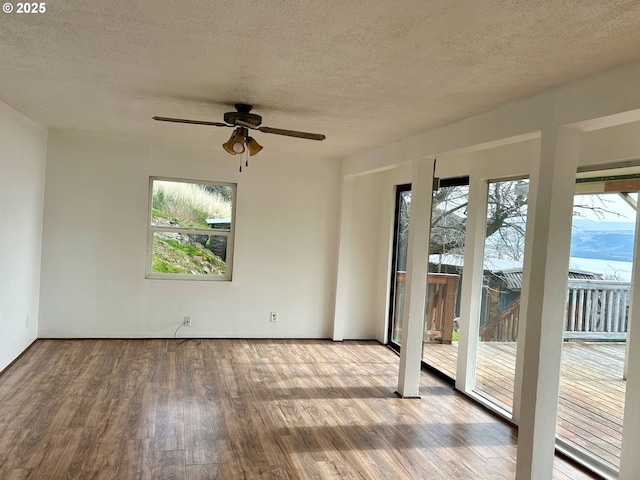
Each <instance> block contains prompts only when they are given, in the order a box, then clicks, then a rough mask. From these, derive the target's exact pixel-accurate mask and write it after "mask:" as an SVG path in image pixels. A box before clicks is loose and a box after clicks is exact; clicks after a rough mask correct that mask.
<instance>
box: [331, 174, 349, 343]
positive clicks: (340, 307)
mask: <svg viewBox="0 0 640 480" xmlns="http://www.w3.org/2000/svg"><path fill="white" fill-rule="evenodd" d="M352 207H353V177H344V178H343V180H342V203H341V205H340V241H339V246H338V273H337V278H336V303H335V311H334V315H333V341H334V342H341V341H342V340H344V324H345V321H346V317H347V314H348V312H347V310H348V305H347V301H348V298H349V261H350V259H351V255H350V253H351V225H352V224H353V208H352Z"/></svg>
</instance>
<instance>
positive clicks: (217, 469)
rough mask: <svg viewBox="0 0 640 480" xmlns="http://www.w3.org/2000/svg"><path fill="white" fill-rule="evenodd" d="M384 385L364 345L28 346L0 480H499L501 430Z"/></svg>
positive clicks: (445, 389)
mask: <svg viewBox="0 0 640 480" xmlns="http://www.w3.org/2000/svg"><path fill="white" fill-rule="evenodd" d="M397 378H398V357H397V355H395V353H393V352H392V351H390V350H389V349H388V348H386V347H384V346H381V345H379V344H377V343H375V342H344V343H333V342H330V341H322V340H317V341H316V340H313V341H312V340H308V341H299V340H202V341H201V342H200V343H198V342H193V341H190V342H186V343H184V344H182V345H176V344H175V343H174V342H173V340H39V341H37V342H36V343H35V344H34V346H33V347H32V348H31V349H30V350H29V351H28V352H26V353H25V355H24V356H23V357H21V358H20V359H19V360H18V361H17V362H16V363H15V364H14V365H12V366H11V367H10V368H9V369H8V370H7V371H6V372H5V374H4V375H2V376H0V479H12V480H17V479H27V478H29V479H53V480H56V479H83V480H84V479H110V480H111V479H154V480H156V479H188V480H201V479H225V480H226V479H323V480H324V479H412V480H413V479H429V478H433V479H478V478H482V479H500V480H502V479H508V478H513V477H514V475H515V457H516V448H517V447H516V437H515V434H514V432H513V431H512V430H511V429H510V428H509V427H508V426H507V425H505V424H503V423H501V422H499V421H497V420H496V419H494V418H493V417H492V416H491V415H490V414H488V413H487V412H485V411H484V410H482V409H480V408H479V407H477V406H475V405H474V404H472V403H471V402H469V401H468V400H467V399H465V398H464V397H463V396H461V395H460V394H457V393H455V392H454V391H453V390H452V389H451V387H450V386H449V385H447V384H446V383H443V382H442V381H441V380H439V379H438V378H435V377H434V376H432V375H429V374H427V373H423V374H422V377H421V395H422V398H421V399H419V400H416V399H400V398H397V397H396V396H395V395H394V394H393V391H394V390H395V389H396V385H397ZM554 478H557V479H562V480H568V479H580V478H590V477H588V476H586V475H585V474H584V473H582V472H580V471H578V470H576V469H575V468H574V467H573V466H571V465H569V464H567V463H566V462H563V461H561V460H560V459H556V462H555V470H554Z"/></svg>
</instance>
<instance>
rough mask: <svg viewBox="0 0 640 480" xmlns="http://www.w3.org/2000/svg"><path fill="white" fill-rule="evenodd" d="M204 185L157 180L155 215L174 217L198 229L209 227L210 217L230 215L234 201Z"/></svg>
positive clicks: (179, 222) (154, 197) (154, 200)
mask: <svg viewBox="0 0 640 480" xmlns="http://www.w3.org/2000/svg"><path fill="white" fill-rule="evenodd" d="M205 187H206V186H205V185H199V184H194V183H184V182H169V181H164V180H154V182H153V216H154V217H158V218H169V219H174V220H176V221H177V222H178V224H179V225H180V226H183V227H197V228H209V225H208V224H207V222H206V220H207V218H231V201H230V200H226V199H225V198H224V197H223V196H222V195H221V194H220V193H218V192H212V191H208V190H207V189H206V188H205ZM229 188H231V187H229Z"/></svg>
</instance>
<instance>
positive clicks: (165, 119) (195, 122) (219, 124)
mask: <svg viewBox="0 0 640 480" xmlns="http://www.w3.org/2000/svg"><path fill="white" fill-rule="evenodd" d="M153 119H154V120H157V121H159V122H174V123H189V124H191V125H210V126H213V127H233V125H227V124H226V123H222V122H205V121H202V120H186V119H184V118H169V117H153Z"/></svg>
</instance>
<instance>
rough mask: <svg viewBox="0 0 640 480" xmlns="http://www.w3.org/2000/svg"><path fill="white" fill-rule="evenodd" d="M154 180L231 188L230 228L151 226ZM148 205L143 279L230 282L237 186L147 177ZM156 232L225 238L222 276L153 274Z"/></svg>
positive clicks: (233, 184) (225, 183)
mask: <svg viewBox="0 0 640 480" xmlns="http://www.w3.org/2000/svg"><path fill="white" fill-rule="evenodd" d="M155 180H160V181H167V182H180V183H195V184H200V185H222V186H227V187H231V188H232V191H233V194H232V197H231V228H230V229H228V230H226V229H204V228H184V227H157V226H154V225H152V224H151V222H152V220H153V182H154V181H155ZM148 189H149V197H148V199H149V204H148V209H147V212H148V217H147V258H146V266H145V279H148V280H189V281H196V282H202V281H204V282H230V281H231V280H232V277H233V251H234V248H233V247H234V234H235V222H236V192H237V184H235V183H227V182H214V181H208V180H192V179H185V178H173V177H149V187H148ZM156 232H175V233H186V234H191V235H194V234H195V235H213V236H219V237H227V258H226V261H225V262H226V271H225V274H224V275H188V274H182V273H154V272H153V271H152V264H153V237H154V234H155V233H156Z"/></svg>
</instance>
